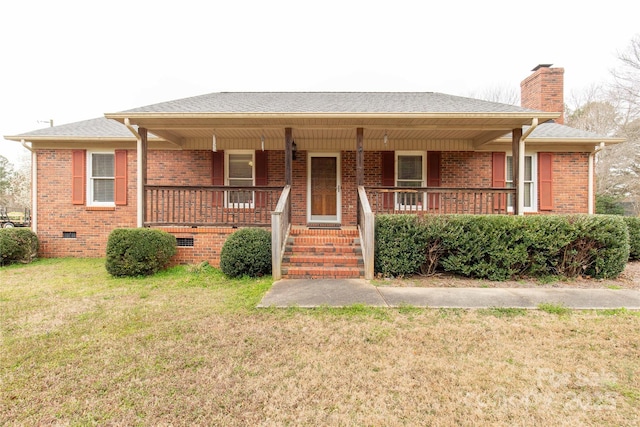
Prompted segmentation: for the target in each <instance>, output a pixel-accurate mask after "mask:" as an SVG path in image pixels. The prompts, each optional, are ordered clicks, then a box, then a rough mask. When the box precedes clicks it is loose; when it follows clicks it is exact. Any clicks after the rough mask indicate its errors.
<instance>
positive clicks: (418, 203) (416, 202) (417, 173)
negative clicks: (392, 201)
mask: <svg viewBox="0 0 640 427" xmlns="http://www.w3.org/2000/svg"><path fill="white" fill-rule="evenodd" d="M425 157H426V156H425V153H424V152H421V151H414V152H402V151H400V152H397V153H396V168H395V170H396V187H424V186H425V178H424V177H425V176H426V173H425V170H424V169H425ZM423 201H424V193H417V192H416V193H397V196H396V205H397V207H398V209H422V204H423Z"/></svg>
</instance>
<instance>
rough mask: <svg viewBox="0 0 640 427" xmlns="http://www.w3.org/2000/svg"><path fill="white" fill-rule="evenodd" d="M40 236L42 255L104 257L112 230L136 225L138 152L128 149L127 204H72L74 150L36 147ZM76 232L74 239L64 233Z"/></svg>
mask: <svg viewBox="0 0 640 427" xmlns="http://www.w3.org/2000/svg"><path fill="white" fill-rule="evenodd" d="M37 156H38V159H37V162H38V218H37V221H38V230H37V232H38V239H39V240H40V255H41V256H43V257H67V256H71V257H102V256H105V249H106V243H107V237H108V235H109V233H110V232H111V230H112V229H114V228H118V227H135V226H136V189H135V185H136V182H135V180H136V178H135V171H136V152H135V151H128V153H127V159H128V168H127V172H128V177H127V178H128V182H127V187H128V191H127V205H126V206H115V207H113V208H92V207H87V206H79V205H73V204H71V150H37ZM65 231H75V232H76V238H75V239H63V238H62V233H63V232H65Z"/></svg>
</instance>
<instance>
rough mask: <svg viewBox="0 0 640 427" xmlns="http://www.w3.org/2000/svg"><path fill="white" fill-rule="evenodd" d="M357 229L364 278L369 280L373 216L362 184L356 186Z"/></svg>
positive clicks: (372, 244)
mask: <svg viewBox="0 0 640 427" xmlns="http://www.w3.org/2000/svg"><path fill="white" fill-rule="evenodd" d="M358 231H359V232H360V242H361V243H362V257H363V258H364V278H365V279H366V280H371V279H373V273H374V256H375V255H374V253H375V216H374V214H373V211H372V210H371V206H370V205H369V199H368V198H367V192H366V191H365V189H364V187H363V186H358Z"/></svg>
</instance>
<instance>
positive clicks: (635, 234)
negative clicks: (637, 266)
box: [624, 216, 640, 261]
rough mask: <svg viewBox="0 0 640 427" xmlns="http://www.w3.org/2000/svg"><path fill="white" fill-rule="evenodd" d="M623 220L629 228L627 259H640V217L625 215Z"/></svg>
mask: <svg viewBox="0 0 640 427" xmlns="http://www.w3.org/2000/svg"><path fill="white" fill-rule="evenodd" d="M624 221H625V222H626V223H627V228H628V229H629V260H630V261H635V260H639V259H640V217H637V216H625V217H624Z"/></svg>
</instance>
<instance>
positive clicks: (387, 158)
mask: <svg viewBox="0 0 640 427" xmlns="http://www.w3.org/2000/svg"><path fill="white" fill-rule="evenodd" d="M395 165H396V154H395V152H394V151H383V152H382V179H381V182H380V183H381V184H382V186H383V187H394V186H395V183H396V172H395ZM393 199H394V197H393V193H389V194H385V195H384V197H383V199H382V205H383V207H384V208H385V209H392V208H393V205H394V203H393Z"/></svg>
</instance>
